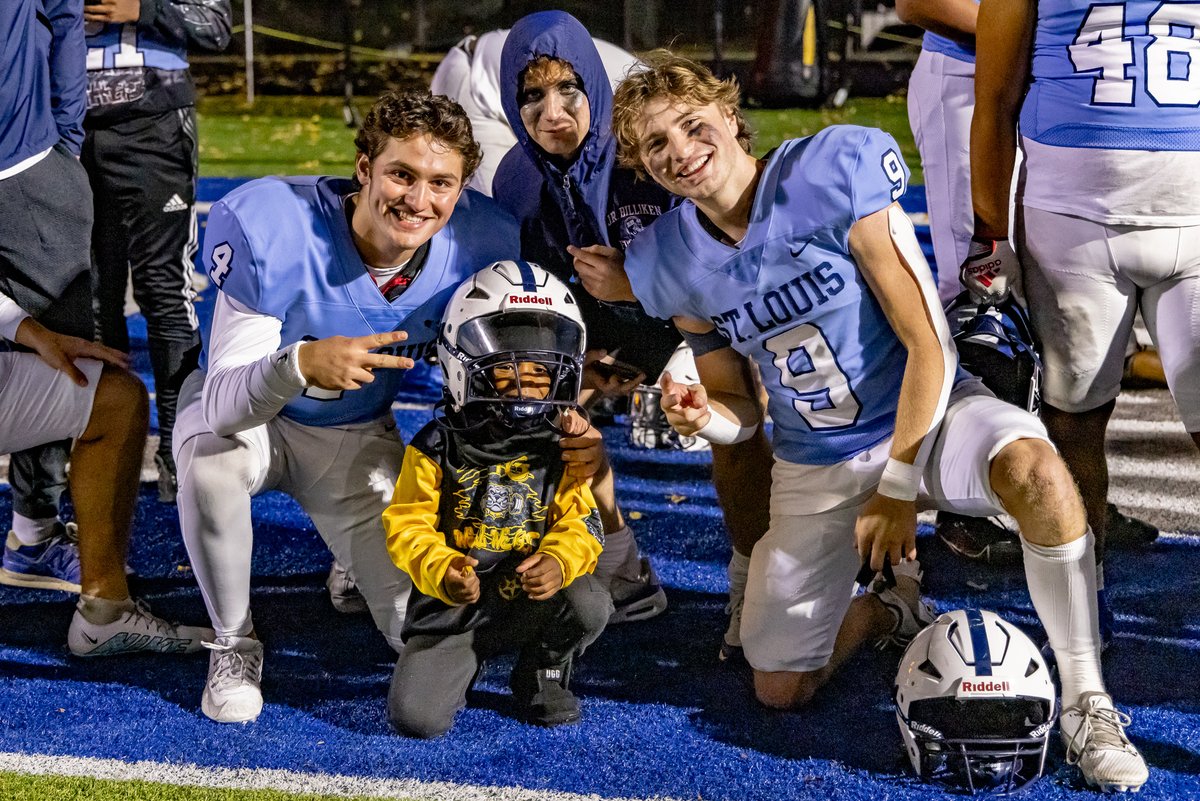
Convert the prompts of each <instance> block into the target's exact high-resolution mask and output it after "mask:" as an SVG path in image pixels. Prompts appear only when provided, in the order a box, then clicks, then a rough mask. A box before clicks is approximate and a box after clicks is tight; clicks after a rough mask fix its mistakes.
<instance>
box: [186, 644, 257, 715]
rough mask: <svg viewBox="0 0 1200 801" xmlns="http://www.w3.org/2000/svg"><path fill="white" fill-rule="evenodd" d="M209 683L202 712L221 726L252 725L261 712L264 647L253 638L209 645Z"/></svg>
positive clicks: (207, 646) (203, 699)
mask: <svg viewBox="0 0 1200 801" xmlns="http://www.w3.org/2000/svg"><path fill="white" fill-rule="evenodd" d="M204 647H205V648H208V649H209V650H210V651H212V653H211V654H209V657H208V682H207V683H206V684H205V685H204V695H203V697H201V699H200V710H201V711H202V712H204V714H205V715H207V716H208V717H210V718H212V719H213V720H215V721H217V722H218V723H249V722H250V721H252V720H254V719H255V718H257V717H258V715H259V713H260V712H262V706H263V697H262V690H260V689H259V685H260V684H261V683H262V663H263V645H262V643H261V642H259V641H258V640H256V639H254V638H253V637H218V638H217V640H216V642H206V643H204Z"/></svg>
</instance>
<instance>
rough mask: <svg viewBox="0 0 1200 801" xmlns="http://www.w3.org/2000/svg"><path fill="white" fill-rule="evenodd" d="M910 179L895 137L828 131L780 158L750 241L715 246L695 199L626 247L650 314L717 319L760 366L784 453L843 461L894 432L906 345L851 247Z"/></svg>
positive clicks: (786, 147) (758, 196)
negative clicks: (852, 236)
mask: <svg viewBox="0 0 1200 801" xmlns="http://www.w3.org/2000/svg"><path fill="white" fill-rule="evenodd" d="M907 183H908V169H907V168H906V167H905V165H904V162H903V160H902V159H901V158H900V148H899V147H898V146H897V145H896V142H895V140H894V139H892V137H891V136H889V135H888V134H886V133H884V132H882V131H879V130H876V129H873V128H860V127H857V126H849V125H839V126H834V127H831V128H826V129H825V130H824V131H821V132H820V133H818V134H816V135H815V136H811V137H808V138H806V139H793V140H790V141H788V142H784V143H783V144H782V145H780V146H779V148H778V149H777V150H776V151H775V152H774V153H773V154H772V155H771V157H770V159H769V160H768V162H767V165H766V168H765V169H764V170H763V173H762V177H761V179H760V181H759V185H758V189H757V191H756V193H755V198H754V205H753V207H752V209H751V212H750V226H749V229H748V230H747V232H746V236H745V238H744V239H743V241H742V242H741V244H740V246H738V247H736V248H735V247H731V246H728V245H725V244H722V243H721V242H718V241H717V240H716V239H715V238H713V236H712V235H711V234H709V233H708V232H707V231H705V230H704V228H703V227H702V226H701V223H700V222H699V220H698V219H697V209H696V206H695V205H694V204H693V203H691V202H685V203H683V204H682V205H681V206H679V207H678V208H676V209H674V210H672V211H670V212H668V213H667V214H665V215H663V216H662V217H660V218H659V219H658V220H656V221H655V222H654V223H653V224H652V225H651V226H650V227H649V228H647V229H646V230H645V231H643V232H642V233H641V234H640V235H639V236H638V238H637V239H635V240H634V241H633V244H632V245H631V246H630V248H629V251H628V253H627V254H626V261H625V267H626V271H627V272H628V274H629V279H630V282H631V283H632V285H633V291H634V294H635V295H636V296H637V298H638V299H639V300H640V301H641V302H642V304H643V305H644V306H645V308H646V310H647V311H648V312H649V313H650V314H653V315H654V316H656V317H662V318H669V317H674V316H677V315H679V316H685V317H691V318H693V319H697V320H710V321H712V323H713V324H714V325H715V326H716V327H717V328H719V329H720V330H721V332H722V333H724V334H725V336H726V337H728V339H729V340H730V342H731V344H732V345H733V347H734V348H736V349H737V351H738V352H739V353H741V354H743V355H744V356H746V357H748V358H750V359H753V360H755V361H756V362H757V363H758V366H759V368H760V370H761V373H762V379H763V382H764V384H765V385H766V388H767V393H768V397H769V411H770V414H771V419H772V421H773V422H774V425H775V431H774V441H773V444H774V448H775V453H776V455H777V456H778V457H779V458H781V459H786V460H787V461H790V462H797V463H800V464H835V463H837V462H842V461H845V460H846V459H849V458H851V457H853V456H854V455H855V454H857V453H860V452H862V451H864V450H866V449H867V448H870V447H871V446H873V445H875V444H877V443H879V442H880V441H882V440H884V439H885V438H887V437H889V436H891V434H892V432H893V430H894V428H895V417H896V404H897V400H898V398H899V396H900V382H901V379H902V378H903V377H904V367H905V362H906V359H907V352H906V351H905V349H904V347H903V346H902V345H901V344H900V341H899V339H898V338H897V337H896V334H895V332H894V331H893V330H892V327H891V325H890V324H889V323H888V320H887V318H886V317H885V316H884V313H883V310H882V309H881V308H880V306H879V303H878V302H877V301H876V300H875V297H874V296H873V295H872V294H871V292H870V290H869V289H868V288H867V284H866V281H865V280H864V278H863V276H862V274H861V273H860V272H859V270H858V267H857V266H856V265H855V263H854V260H853V258H852V257H851V255H850V246H849V233H850V227H851V226H852V225H853V224H854V223H855V221H857V220H859V219H861V218H862V217H865V216H867V215H869V214H872V213H874V212H877V211H879V210H880V209H883V208H886V207H887V206H888V205H889V204H890V203H891V202H892V201H894V200H896V199H897V198H899V197H900V196H901V195H902V194H903V193H904V190H905V187H906V186H907Z"/></svg>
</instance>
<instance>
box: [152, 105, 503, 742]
mask: <svg viewBox="0 0 1200 801" xmlns="http://www.w3.org/2000/svg"><path fill="white" fill-rule="evenodd" d="M355 144H356V146H357V148H358V157H357V161H356V169H355V181H349V180H342V179H338V178H329V177H325V178H286V179H278V178H266V179H262V180H258V181H253V182H251V183H249V184H246V185H245V186H242V187H240V188H238V189H236V190H235V191H233V192H232V193H230V194H229V195H228V196H226V197H225V198H224V199H223V200H221V201H220V202H218V203H217V204H215V205H214V206H213V209H212V213H211V216H210V218H209V224H208V231H207V234H206V237H205V248H204V265H205V267H206V268H207V269H208V272H209V276H210V277H211V278H212V280H213V282H214V283H215V284H216V285H217V286H218V287H219V289H220V292H219V293H218V296H217V305H216V309H215V311H214V315H213V323H212V331H211V334H210V336H209V338H208V347H207V351H206V353H205V359H204V366H203V367H202V368H201V369H199V370H197V371H196V372H194V373H193V374H192V375H191V376H190V377H189V378H188V379H187V381H186V382H185V383H184V386H183V390H182V393H181V403H180V412H179V417H178V422H177V424H176V429H175V431H176V436H175V442H174V445H175V455H176V459H177V460H178V464H179V478H180V484H179V517H180V524H181V527H182V529H183V536H184V540H185V542H186V544H187V547H188V553H189V555H190V557H191V562H192V567H193V569H194V570H195V573H196V578H197V580H198V581H199V584H200V588H201V590H202V592H203V595H204V600H205V603H206V605H207V607H208V611H209V615H210V617H211V618H212V622H213V628H214V629H215V631H216V642H215V643H213V644H211V645H210V647H211V648H212V651H213V652H212V655H211V657H210V663H209V677H208V682H207V684H206V686H205V689H204V694H203V698H202V701H201V709H202V710H203V711H204V713H205V714H206V715H208V716H209V717H210V718H213V719H214V720H218V721H223V722H244V721H248V720H253V719H254V718H255V717H257V716H258V714H259V712H260V711H261V709H262V694H261V692H260V690H259V682H260V677H261V669H262V655H263V650H262V644H261V643H260V642H259V641H258V639H257V637H256V636H255V632H254V624H253V622H252V620H251V617H250V597H249V596H250V557H251V545H252V531H251V517H250V498H251V497H252V496H253V495H257V494H258V493H260V492H263V491H265V490H269V489H278V490H283V491H285V492H288V493H289V494H291V495H292V496H293V497H294V498H295V499H296V500H297V501H298V502H299V503H300V505H301V506H302V507H303V508H304V510H305V511H306V512H307V513H308V514H309V516H310V517H311V518H312V520H313V523H314V525H315V527H316V529H317V531H318V532H319V533H320V534H321V536H322V538H323V539H324V540H325V541H326V543H327V544H328V545H329V548H330V550H331V551H333V554H334V556H335V558H336V559H337V560H338V562H339V563H340V564H342V565H344V566H345V568H346V569H347V570H348V571H350V573H351V575H353V576H354V578H355V579H356V580H357V582H358V585H359V587H360V588H361V590H362V594H363V596H364V598H365V600H366V604H367V606H368V608H369V609H370V611H371V614H372V616H373V617H374V620H375V624H376V625H377V626H378V628H379V630H380V631H381V632H383V634H384V637H385V638H386V639H387V640H388V642H389V643H390V644H391V645H392V646H393V647H395V648H396V649H397V650H399V648H400V647H401V639H400V632H401V626H402V624H403V621H404V612H405V607H406V605H407V602H408V594H409V590H410V588H411V583H410V582H409V580H408V578H407V577H406V576H405V575H404V574H403V573H402V572H401V571H400V570H399V569H398V568H396V567H395V565H394V564H392V561H391V559H390V557H389V556H388V553H387V548H386V545H385V541H384V532H383V527H382V522H381V515H382V513H383V510H384V509H385V508H386V507H387V505H388V502H389V500H390V498H391V494H392V489H393V487H394V486H395V482H396V479H397V476H398V473H399V470H400V464H401V460H402V458H403V443H402V442H401V441H400V437H399V435H398V434H397V433H396V423H395V420H394V419H393V417H392V414H391V405H392V401H393V399H394V397H395V394H396V390H397V387H398V384H399V382H400V381H401V379H402V376H403V371H404V370H405V369H407V368H409V367H411V366H412V365H413V361H414V359H416V358H420V357H421V356H423V355H424V354H425V352H426V351H427V350H428V349H429V347H430V346H431V345H432V343H433V342H434V340H435V338H436V335H437V330H438V325H439V322H440V320H441V314H442V310H443V306H444V305H445V304H446V302H447V301H448V299H449V297H450V295H451V294H453V292H454V289H455V288H456V287H457V286H458V285H459V284H460V283H461V282H462V280H463V279H464V278H465V277H466V276H467V275H470V274H472V273H473V272H475V271H476V270H477V269H478V268H479V267H480V265H486V264H489V263H491V262H493V261H496V260H500V259H505V258H514V257H516V256H517V255H518V249H519V233H518V230H517V226H516V223H515V222H514V221H513V220H512V218H511V217H509V216H508V215H507V214H505V213H504V212H502V211H501V210H500V209H499V208H498V207H497V206H496V205H495V204H494V203H493V202H492V201H491V200H490V199H489V198H487V197H485V196H483V195H481V194H478V193H476V192H474V191H471V190H467V191H464V186H465V182H466V181H467V179H469V178H470V176H471V173H472V172H473V171H474V169H475V168H476V167H477V166H478V164H479V158H480V153H479V146H478V145H477V144H476V143H475V141H474V139H473V138H472V136H471V128H470V123H469V122H468V120H467V117H466V115H465V113H464V112H463V110H462V108H461V107H460V106H459V105H458V104H457V103H454V102H453V101H450V100H448V99H446V98H445V97H440V96H438V97H435V96H432V95H430V94H428V93H426V92H410V93H395V92H393V93H389V94H387V95H384V96H383V97H382V98H381V99H380V100H379V101H377V102H376V104H375V106H374V107H373V108H372V109H371V111H370V112H369V113H368V115H367V118H366V121H365V122H364V124H363V128H362V129H361V130H360V132H359V134H358V137H357V138H356V140H355Z"/></svg>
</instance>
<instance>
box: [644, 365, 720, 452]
mask: <svg viewBox="0 0 1200 801" xmlns="http://www.w3.org/2000/svg"><path fill="white" fill-rule="evenodd" d="M663 372H664V373H670V374H671V378H673V379H674V380H675V381H677V382H679V383H681V384H698V383H700V374H699V373H698V372H697V371H696V357H695V356H694V355H692V349H691V348H690V347H688V344H687V343H686V342H680V343H679V347H677V348H675V352H674V353H672V354H671V358H670V359H668V360H667V366H666V367H664V368H663ZM659 380H660V381H661V380H662V376H659ZM660 400H662V390H661V389H660V388H659V387H658V385H657V383H655V384H642V385H641V386H639V387H638V388H637V389H635V390H634V391H633V395H632V396H630V399H629V442H630V444H631V445H633V446H634V447H635V448H646V449H651V450H652V449H654V448H668V449H675V450H681V451H707V450H710V449H711V447H712V446H711V445H709V443H708V440H706V439H704V438H703V437H685V436H682V435H681V434H680V433H679V432H678V431H676V430H675V429H673V428H671V424H670V423H668V422H667V413H666V412H664V411H663V410H662V407H661V406H659V405H658V402H659V401H660Z"/></svg>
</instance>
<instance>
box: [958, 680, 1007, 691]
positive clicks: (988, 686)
mask: <svg viewBox="0 0 1200 801" xmlns="http://www.w3.org/2000/svg"><path fill="white" fill-rule="evenodd" d="M962 691H963V692H964V693H1006V692H1008V682H1007V681H964V682H963V683H962Z"/></svg>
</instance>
